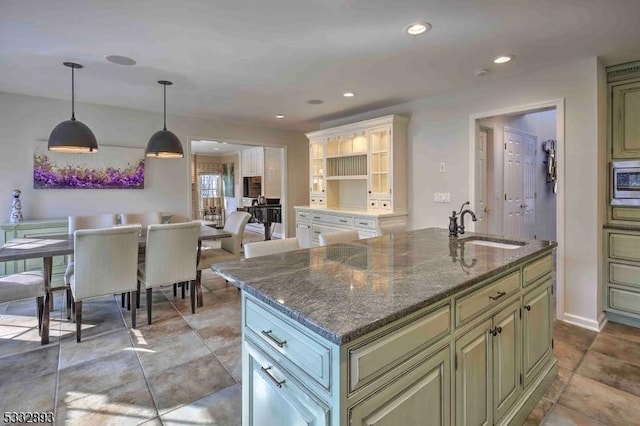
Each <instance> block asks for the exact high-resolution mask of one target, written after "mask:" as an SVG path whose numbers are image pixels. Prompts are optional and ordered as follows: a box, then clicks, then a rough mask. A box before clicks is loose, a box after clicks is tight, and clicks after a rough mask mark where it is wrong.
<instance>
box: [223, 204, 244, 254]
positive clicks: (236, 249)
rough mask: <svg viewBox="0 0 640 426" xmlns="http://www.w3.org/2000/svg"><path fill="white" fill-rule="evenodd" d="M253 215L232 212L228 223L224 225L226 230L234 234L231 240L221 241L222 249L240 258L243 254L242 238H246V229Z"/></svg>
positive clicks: (228, 217)
mask: <svg viewBox="0 0 640 426" xmlns="http://www.w3.org/2000/svg"><path fill="white" fill-rule="evenodd" d="M250 217H251V215H250V214H249V213H247V212H238V211H235V212H231V214H230V215H229V216H227V221H226V222H225V224H224V230H225V231H227V232H229V233H231V234H233V235H232V236H231V237H230V238H222V239H221V240H220V247H222V249H223V250H226V251H228V252H230V253H233V254H234V255H235V256H236V257H240V255H241V254H242V252H241V251H242V238H243V237H244V228H245V227H246V226H247V222H249V218H250Z"/></svg>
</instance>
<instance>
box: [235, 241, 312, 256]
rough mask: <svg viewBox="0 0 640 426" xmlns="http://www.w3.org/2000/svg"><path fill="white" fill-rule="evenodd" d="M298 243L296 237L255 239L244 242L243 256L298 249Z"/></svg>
mask: <svg viewBox="0 0 640 426" xmlns="http://www.w3.org/2000/svg"><path fill="white" fill-rule="evenodd" d="M299 248H300V245H299V244H298V239H297V238H296V237H291V238H285V239H282V240H267V241H256V242H254V243H246V244H245V245H244V257H245V258H246V259H251V258H254V257H260V256H266V255H269V254H276V253H285V252H288V251H293V250H298V249H299Z"/></svg>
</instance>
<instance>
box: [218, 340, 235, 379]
mask: <svg viewBox="0 0 640 426" xmlns="http://www.w3.org/2000/svg"><path fill="white" fill-rule="evenodd" d="M214 355H215V356H216V358H218V361H220V362H221V363H222V365H223V366H224V368H226V369H227V371H228V372H229V374H231V376H232V377H233V378H234V379H235V381H236V382H238V383H242V340H241V339H240V338H238V339H237V340H233V341H232V342H230V344H229V345H227V346H225V347H223V348H220V349H218V350H216V351H215V352H214Z"/></svg>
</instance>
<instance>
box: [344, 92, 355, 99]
mask: <svg viewBox="0 0 640 426" xmlns="http://www.w3.org/2000/svg"><path fill="white" fill-rule="evenodd" d="M355 95H356V94H355V93H353V92H344V93H343V94H342V96H344V97H345V98H353V97H354V96H355Z"/></svg>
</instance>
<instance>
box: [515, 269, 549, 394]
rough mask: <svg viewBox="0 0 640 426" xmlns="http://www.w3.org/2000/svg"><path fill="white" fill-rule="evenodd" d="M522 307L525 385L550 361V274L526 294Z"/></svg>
mask: <svg viewBox="0 0 640 426" xmlns="http://www.w3.org/2000/svg"><path fill="white" fill-rule="evenodd" d="M522 307H523V309H522V348H523V369H524V371H523V374H524V386H525V388H526V387H527V386H529V383H530V382H531V381H532V380H533V379H534V378H535V377H536V376H537V375H538V373H539V372H540V371H541V370H542V369H543V367H544V366H545V365H546V364H547V360H548V359H549V357H550V356H551V353H552V347H551V340H552V337H553V323H552V321H551V319H552V318H553V315H552V309H553V304H552V302H551V277H549V278H547V279H546V280H544V282H543V283H542V284H541V286H540V287H538V288H536V289H535V290H534V291H532V292H530V293H527V294H526V295H525V296H524V299H523V302H522Z"/></svg>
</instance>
